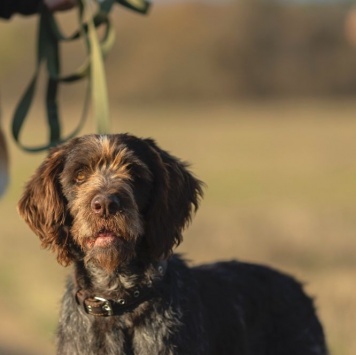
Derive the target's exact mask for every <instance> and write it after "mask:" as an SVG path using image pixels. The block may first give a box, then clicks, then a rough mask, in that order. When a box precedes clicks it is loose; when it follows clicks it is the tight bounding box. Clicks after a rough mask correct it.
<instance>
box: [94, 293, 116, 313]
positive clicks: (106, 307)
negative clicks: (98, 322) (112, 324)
mask: <svg viewBox="0 0 356 355" xmlns="http://www.w3.org/2000/svg"><path fill="white" fill-rule="evenodd" d="M94 299H95V300H97V301H100V302H104V304H103V305H101V308H102V310H103V311H105V312H107V315H108V316H112V315H113V314H114V312H113V309H112V307H111V305H110V301H108V300H107V299H105V298H102V297H97V296H96V297H94Z"/></svg>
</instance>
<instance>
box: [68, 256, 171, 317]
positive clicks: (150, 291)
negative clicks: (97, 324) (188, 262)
mask: <svg viewBox="0 0 356 355" xmlns="http://www.w3.org/2000/svg"><path fill="white" fill-rule="evenodd" d="M166 270H167V261H165V260H164V261H160V262H159V264H158V266H157V272H158V275H157V276H156V277H154V278H153V279H152V280H150V281H149V282H148V283H147V284H146V285H145V286H144V287H136V288H133V289H132V290H130V291H129V293H128V295H127V296H125V297H124V298H120V299H117V300H113V299H108V298H106V297H103V296H101V295H94V296H90V295H88V293H87V292H86V291H85V290H83V289H79V290H77V292H76V293H75V300H76V303H77V305H78V307H80V308H81V309H82V310H84V312H85V313H87V314H90V315H93V316H97V317H110V316H119V315H122V314H124V313H126V312H130V311H132V310H133V309H135V308H136V307H137V306H138V305H140V304H141V303H143V302H146V301H148V300H150V299H151V298H153V297H154V296H156V295H157V294H158V292H157V289H156V288H155V287H154V284H155V283H157V281H159V280H162V278H163V277H164V276H165V274H166Z"/></svg>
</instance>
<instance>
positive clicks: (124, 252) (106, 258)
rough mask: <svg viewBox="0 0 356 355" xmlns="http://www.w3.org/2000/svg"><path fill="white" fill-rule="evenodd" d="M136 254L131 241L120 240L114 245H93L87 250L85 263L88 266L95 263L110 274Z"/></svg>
mask: <svg viewBox="0 0 356 355" xmlns="http://www.w3.org/2000/svg"><path fill="white" fill-rule="evenodd" d="M134 256H135V250H134V247H133V245H132V244H131V243H129V242H127V241H125V240H122V241H121V240H120V241H117V242H116V243H114V245H110V246H106V247H99V246H97V247H93V248H91V249H89V250H88V251H87V252H86V255H85V258H84V263H85V265H86V266H89V265H94V266H95V267H99V268H101V269H103V270H105V271H106V272H107V273H108V274H111V273H113V272H114V271H116V270H117V269H118V268H119V267H120V266H122V265H124V264H126V263H127V262H128V261H130V260H131V259H132V258H133V257H134Z"/></svg>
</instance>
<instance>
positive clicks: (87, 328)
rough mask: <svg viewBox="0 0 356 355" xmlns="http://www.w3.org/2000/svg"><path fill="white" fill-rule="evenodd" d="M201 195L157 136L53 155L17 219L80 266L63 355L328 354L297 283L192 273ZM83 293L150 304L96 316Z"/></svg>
mask: <svg viewBox="0 0 356 355" xmlns="http://www.w3.org/2000/svg"><path fill="white" fill-rule="evenodd" d="M98 196H99V199H98ZM201 196H202V184H201V182H200V181H199V180H197V179H196V178H195V177H194V176H193V175H192V174H191V173H190V172H189V170H188V169H187V165H186V164H184V163H182V162H181V161H180V160H179V159H177V158H175V157H173V156H172V155H170V154H169V153H167V152H165V151H163V150H161V149H160V148H159V147H158V146H157V145H156V143H155V142H154V141H152V140H144V139H139V138H136V137H133V136H130V135H112V136H106V137H100V136H95V135H91V136H86V137H83V138H77V139H74V140H72V141H70V142H69V143H67V144H65V145H63V146H60V147H58V148H55V149H54V150H52V151H51V153H50V154H49V156H48V158H47V159H46V160H45V162H44V163H43V164H42V165H41V167H40V168H39V169H38V171H37V172H36V174H35V175H34V177H33V178H32V179H31V181H30V182H29V183H28V184H27V186H26V189H25V193H24V196H23V197H22V199H21V201H20V203H19V211H20V214H21V215H22V216H23V217H24V219H25V220H26V222H27V223H28V224H29V225H30V227H31V228H32V229H33V230H34V232H35V233H36V234H37V235H38V236H39V237H40V239H41V242H42V245H43V246H44V247H47V248H49V249H51V250H53V251H54V252H55V253H56V254H57V259H58V261H59V262H61V263H62V264H68V263H74V270H75V272H74V273H73V276H72V277H71V278H70V279H69V281H68V284H67V288H66V292H65V294H64V297H63V301H62V306H61V313H60V321H59V326H58V331H57V352H58V354H61V355H64V354H65V355H98V354H100V355H116V354H120V355H178V354H179V355H326V354H327V349H326V345H325V339H324V334H323V330H322V326H321V324H320V322H319V320H318V318H317V316H316V312H315V309H314V306H313V302H312V300H311V299H310V298H309V297H308V296H306V295H305V294H304V292H303V290H302V287H301V285H300V284H299V283H298V282H297V281H295V280H294V279H293V278H292V277H289V276H287V275H285V274H282V273H279V272H277V271H274V270H272V269H270V268H268V267H264V266H258V265H253V264H247V263H241V262H236V261H231V262H220V263H216V264H211V265H203V266H199V267H189V266H187V264H186V263H185V262H184V261H183V260H182V259H181V258H180V257H179V256H177V255H174V254H173V253H172V250H173V248H174V246H175V245H177V244H179V243H180V242H181V240H182V230H183V228H184V227H185V226H186V224H187V223H189V221H190V219H191V216H192V213H193V211H194V210H195V209H196V208H197V207H198V202H199V198H200V197H201ZM97 201H100V203H99V202H97ZM78 290H82V291H83V292H84V293H85V294H86V295H87V296H88V297H91V298H92V297H95V296H99V297H103V298H105V299H109V300H110V302H113V303H115V302H118V300H119V299H125V298H126V299H128V298H129V297H131V296H132V294H133V292H135V290H139V291H140V292H141V293H143V294H145V293H147V295H149V296H147V297H144V298H143V299H141V300H140V301H139V302H137V303H134V304H132V305H130V306H127V307H123V308H122V311H120V312H119V313H117V314H116V315H114V316H108V317H99V316H95V315H92V314H88V311H87V310H85V308H83V306H81V305H80V303H81V302H80V301H78V296H77V295H78V293H77V292H78ZM130 295H131V296H130Z"/></svg>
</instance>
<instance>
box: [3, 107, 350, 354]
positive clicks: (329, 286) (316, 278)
mask: <svg viewBox="0 0 356 355" xmlns="http://www.w3.org/2000/svg"><path fill="white" fill-rule="evenodd" d="M10 104H11V103H10ZM4 108H5V112H7V110H9V106H5V107H4ZM67 109H68V112H67V113H66V117H70V118H71V119H68V120H67V121H66V122H65V130H66V131H69V130H70V128H71V127H72V125H73V122H71V121H72V118H73V117H77V116H78V114H79V112H80V107H77V106H73V107H69V108H68V107H67ZM112 114H113V117H114V119H113V131H117V132H125V131H130V132H132V133H134V134H136V135H139V136H145V137H146V136H151V137H154V138H155V139H156V140H157V142H158V143H159V144H160V145H161V146H162V147H164V148H165V149H167V150H169V151H171V152H172V153H173V154H175V155H177V156H179V157H181V158H182V159H183V160H187V161H189V162H191V164H192V165H191V169H192V170H193V171H194V173H195V174H196V175H197V176H198V177H199V178H200V179H202V180H203V181H205V182H206V184H207V188H206V191H205V198H204V200H203V201H202V205H201V208H200V210H199V211H198V214H197V216H196V218H195V219H194V221H193V224H192V225H191V226H190V228H189V229H188V230H187V231H186V234H185V240H184V242H183V244H182V245H181V246H180V247H179V248H178V251H179V252H182V253H184V254H185V255H186V257H187V258H188V259H190V260H193V262H194V263H198V262H205V261H213V260H216V259H230V258H240V259H245V260H250V261H255V262H260V263H264V264H270V265H272V266H275V267H279V268H282V269H284V270H286V271H287V272H290V273H293V274H295V275H296V276H297V277H299V278H300V279H301V280H302V281H305V282H306V285H307V286H306V288H307V290H308V292H310V293H311V294H312V295H313V296H314V297H315V298H316V303H317V306H318V312H319V314H320V317H321V319H322V320H323V322H324V324H325V329H326V333H327V335H328V341H329V343H330V347H331V349H332V350H333V353H334V354H338V355H354V354H355V353H356V339H355V337H354V334H353V333H354V330H355V329H356V319H355V317H354V315H355V312H356V298H355V297H354V295H355V293H356V284H355V282H354V280H355V277H356V258H355V250H356V237H355V233H356V218H355V206H356V157H355V152H356V120H355V115H356V104H354V103H351V102H281V103H240V104H231V103H230V104H216V105H213V104H206V105H195V106H194V105H190V106H178V105H175V106H174V105H171V106H168V105H166V106H165V105H160V106H152V107H147V106H146V107H130V106H127V107H126V106H115V105H114V106H113V107H112ZM34 116H35V117H36V116H39V113H38V112H37V111H36V109H35V112H34ZM92 126H93V125H92V124H91V123H88V124H87V127H86V130H85V131H86V132H90V131H92ZM26 129H27V133H26V136H25V137H24V138H26V140H27V141H28V142H31V141H35V140H36V139H39V138H38V137H44V136H45V135H44V133H43V128H42V126H41V125H39V124H38V121H37V120H36V119H35V120H34V121H33V123H32V124H28V125H27V127H26ZM39 131H40V132H39ZM31 135H32V138H31ZM43 156H44V155H43V154H42V155H28V154H25V153H22V152H20V151H19V150H18V149H17V148H15V147H14V145H13V144H12V143H11V158H12V159H11V171H12V185H11V188H10V190H9V191H8V193H7V195H6V196H5V197H4V198H3V199H2V201H1V203H0V214H1V216H2V224H1V234H0V238H1V245H2V247H1V249H0V270H1V271H0V301H1V302H0V312H2V311H4V313H5V315H7V317H6V319H11V322H12V324H13V326H12V327H1V332H0V353H1V344H6V346H7V347H8V349H12V348H13V349H25V348H26V349H30V350H31V351H32V352H34V353H35V354H42V353H43V354H47V355H48V354H50V353H53V352H54V350H53V345H52V342H51V336H52V335H51V334H52V333H53V331H54V328H55V322H56V319H57V314H58V304H59V300H60V297H61V294H62V290H63V287H64V279H65V275H66V273H67V272H69V269H63V268H61V267H59V266H57V265H56V262H55V258H54V257H53V255H51V254H50V253H48V252H46V251H42V250H41V249H40V247H39V243H38V241H37V240H36V237H35V236H34V235H33V234H32V233H31V231H30V230H29V229H28V228H27V227H26V226H25V224H24V223H23V222H22V221H20V218H19V217H18V216H17V214H16V209H15V205H16V201H17V200H18V199H19V197H20V194H21V189H22V186H23V184H24V182H25V181H26V180H27V179H28V177H29V176H30V175H31V174H32V173H33V171H34V169H35V167H36V166H37V165H38V164H39V163H40V161H41V160H42V159H43ZM24 299H25V300H26V302H25V303H24ZM8 328H9V329H8ZM21 334H22V335H21ZM23 334H27V336H26V337H24V336H23ZM4 339H5V340H4ZM30 350H29V351H28V354H29V353H31V351H30ZM21 354H25V355H26V352H21Z"/></svg>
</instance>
